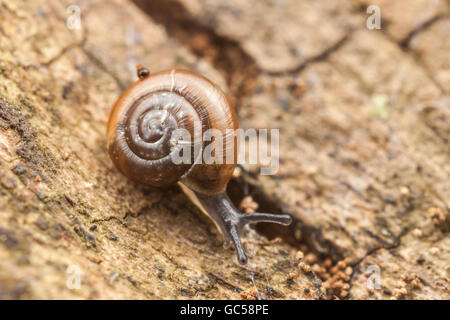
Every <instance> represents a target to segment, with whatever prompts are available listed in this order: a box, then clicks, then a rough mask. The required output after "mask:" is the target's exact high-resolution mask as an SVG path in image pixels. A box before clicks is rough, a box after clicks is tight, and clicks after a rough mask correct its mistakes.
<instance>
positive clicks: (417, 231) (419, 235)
mask: <svg viewBox="0 0 450 320" xmlns="http://www.w3.org/2000/svg"><path fill="white" fill-rule="evenodd" d="M413 235H414V237H416V238H422V236H423V231H422V230H420V229H418V228H416V229H414V230H413Z"/></svg>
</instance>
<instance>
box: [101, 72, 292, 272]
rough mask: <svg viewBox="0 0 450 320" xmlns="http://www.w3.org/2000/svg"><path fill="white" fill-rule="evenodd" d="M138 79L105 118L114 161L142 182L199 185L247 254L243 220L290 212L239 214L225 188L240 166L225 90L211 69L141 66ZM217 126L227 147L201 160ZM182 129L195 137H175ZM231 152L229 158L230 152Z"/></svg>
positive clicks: (274, 218) (228, 235) (208, 207)
mask: <svg viewBox="0 0 450 320" xmlns="http://www.w3.org/2000/svg"><path fill="white" fill-rule="evenodd" d="M137 73H138V77H139V80H137V81H136V82H134V83H133V84H132V85H131V86H130V87H128V88H127V89H126V90H125V91H124V92H123V93H122V95H121V96H120V97H119V99H118V100H117V102H116V103H115V105H114V107H113V109H112V111H111V114H110V117H109V121H108V126H107V138H106V140H107V147H108V152H109V154H110V157H111V159H112V161H113V162H114V164H115V166H116V167H117V168H118V169H119V171H121V172H122V173H123V174H124V175H125V176H127V177H128V178H130V179H131V180H133V181H134V182H136V183H139V184H142V185H148V186H154V187H165V186H169V185H172V184H174V183H177V182H181V183H182V184H183V185H184V186H186V187H187V188H189V189H190V190H192V191H193V194H194V195H195V196H196V198H197V200H198V202H199V204H200V206H201V208H202V209H203V210H204V211H205V212H206V213H207V214H208V215H209V216H211V218H213V219H214V221H215V222H216V224H217V225H218V226H219V228H220V229H221V232H222V234H223V235H224V238H225V244H229V243H230V242H233V244H234V246H235V248H236V251H237V254H238V261H239V262H240V263H241V264H245V263H246V262H247V257H246V255H245V252H244V249H243V247H242V244H241V242H240V239H239V233H240V231H241V230H242V228H243V226H244V225H245V224H248V223H256V222H275V223H281V224H285V225H287V224H289V223H290V221H291V218H290V217H289V216H287V215H273V214H265V213H255V214H241V213H240V212H239V211H238V210H237V209H236V208H235V207H234V205H233V203H232V202H231V200H230V199H229V198H228V196H227V195H226V192H225V191H226V186H227V184H228V181H229V180H230V178H231V176H232V173H233V170H234V168H235V167H236V158H237V148H236V143H235V140H234V139H235V137H234V135H232V134H231V133H230V132H232V131H230V129H232V130H235V129H237V128H238V120H237V116H236V114H235V112H234V109H233V108H232V107H231V106H230V105H229V103H228V101H227V99H226V97H225V95H224V93H223V92H222V90H220V88H219V87H217V86H216V85H214V84H213V83H212V82H210V81H209V80H208V79H206V78H205V77H203V76H201V75H198V74H195V73H192V72H190V71H186V70H168V71H162V72H157V73H152V74H150V72H149V71H148V69H145V68H142V67H140V66H138V71H137ZM198 127H201V132H205V131H207V130H215V132H218V133H219V134H221V135H222V136H223V137H224V139H223V141H222V145H223V149H222V152H218V153H217V154H215V159H216V160H219V161H216V162H215V163H209V164H208V163H205V162H204V161H201V160H202V159H201V157H202V151H203V150H204V148H205V147H207V145H208V142H207V141H206V142H205V141H203V139H202V138H201V137H198V131H197V130H196V129H198ZM176 130H178V131H180V130H184V131H183V132H186V133H188V134H189V136H190V137H191V139H190V140H185V139H180V140H179V139H176V138H175V139H174V132H175V131H176ZM186 145H188V148H189V150H188V151H191V152H189V153H188V154H190V155H189V157H190V160H191V161H190V162H189V163H178V164H176V163H174V161H173V156H174V154H179V153H180V151H181V149H182V148H183V150H186ZM230 154H231V156H232V158H233V159H234V161H233V162H232V163H230V162H229V161H226V160H229V159H227V158H226V156H227V155H230Z"/></svg>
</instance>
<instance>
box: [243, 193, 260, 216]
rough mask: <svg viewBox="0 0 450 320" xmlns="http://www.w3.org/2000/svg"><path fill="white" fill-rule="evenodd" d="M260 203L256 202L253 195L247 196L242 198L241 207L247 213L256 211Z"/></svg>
mask: <svg viewBox="0 0 450 320" xmlns="http://www.w3.org/2000/svg"><path fill="white" fill-rule="evenodd" d="M258 207H259V205H258V203H256V202H255V201H254V200H253V198H252V196H246V197H244V199H242V201H241V204H240V205H239V209H240V210H241V211H242V212H245V213H254V212H256V210H257V209H258Z"/></svg>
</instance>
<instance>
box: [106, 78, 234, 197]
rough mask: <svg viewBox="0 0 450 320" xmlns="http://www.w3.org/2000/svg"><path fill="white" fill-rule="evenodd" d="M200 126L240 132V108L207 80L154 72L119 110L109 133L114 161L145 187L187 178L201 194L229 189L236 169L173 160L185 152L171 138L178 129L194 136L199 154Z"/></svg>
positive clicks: (131, 91) (127, 95)
mask: <svg viewBox="0 0 450 320" xmlns="http://www.w3.org/2000/svg"><path fill="white" fill-rule="evenodd" d="M194 123H197V124H201V127H202V130H203V131H204V130H206V129H209V128H212V127H213V128H216V127H217V128H218V129H219V130H223V131H225V129H226V128H237V120H236V116H235V114H234V110H232V109H231V107H230V106H229V105H228V103H227V101H226V98H225V96H224V95H223V93H222V92H221V91H220V89H218V88H217V87H216V86H215V85H213V84H212V83H211V82H209V81H208V80H206V79H205V78H203V77H201V76H199V75H196V74H193V73H191V72H188V71H181V70H171V71H166V72H160V73H156V74H151V75H149V76H148V77H146V78H145V79H141V80H138V81H137V82H135V83H134V84H133V85H131V86H130V87H129V88H128V89H127V90H126V91H125V92H124V93H123V94H122V96H121V97H120V98H119V100H118V101H117V102H116V104H115V106H114V108H113V111H112V113H111V116H110V119H109V122H108V132H107V144H108V149H109V152H110V155H111V158H112V160H113V161H114V162H115V164H116V166H117V167H118V168H119V169H120V170H121V171H122V173H123V174H125V175H126V176H127V177H129V178H130V179H132V180H134V181H135V182H137V183H140V184H144V185H151V186H166V185H170V184H173V183H175V182H176V181H179V180H182V181H183V182H184V183H186V184H187V185H188V186H189V187H190V188H192V189H193V190H196V191H198V192H204V193H207V192H213V193H216V192H219V191H223V189H224V188H225V186H226V183H227V182H228V180H229V175H230V174H231V172H232V169H234V165H222V166H221V167H219V166H217V165H209V166H208V165H204V164H179V165H177V164H175V163H173V161H172V158H171V154H173V153H174V152H177V153H179V152H180V150H179V149H180V146H179V145H177V144H176V143H175V144H174V143H173V140H171V138H172V132H173V131H174V130H176V129H185V130H187V131H188V132H189V133H190V135H191V137H192V140H191V145H192V154H194V152H193V149H194V144H193V142H194V138H195V136H194V133H195V131H194ZM200 140H201V139H200ZM200 147H201V148H202V147H203V145H202V146H200ZM195 160H196V159H192V162H191V163H193V162H194V161H195ZM224 177H225V179H224ZM223 180H226V181H225V182H223ZM208 184H209V185H208Z"/></svg>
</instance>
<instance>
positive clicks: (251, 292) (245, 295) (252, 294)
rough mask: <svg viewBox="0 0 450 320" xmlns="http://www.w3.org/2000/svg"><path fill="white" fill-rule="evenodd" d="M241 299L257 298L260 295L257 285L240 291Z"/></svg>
mask: <svg viewBox="0 0 450 320" xmlns="http://www.w3.org/2000/svg"><path fill="white" fill-rule="evenodd" d="M240 296H241V299H243V300H256V298H257V297H258V292H257V291H256V288H255V287H252V288H248V289H247V290H244V291H242V292H241V293H240Z"/></svg>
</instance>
